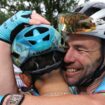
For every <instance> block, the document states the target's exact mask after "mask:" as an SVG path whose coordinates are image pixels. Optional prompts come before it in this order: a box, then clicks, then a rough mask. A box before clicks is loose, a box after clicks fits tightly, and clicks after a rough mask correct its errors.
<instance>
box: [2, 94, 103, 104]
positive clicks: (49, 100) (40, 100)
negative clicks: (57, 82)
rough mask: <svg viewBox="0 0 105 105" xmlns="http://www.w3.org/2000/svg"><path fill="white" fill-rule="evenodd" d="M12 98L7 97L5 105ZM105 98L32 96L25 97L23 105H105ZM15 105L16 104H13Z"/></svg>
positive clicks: (92, 96) (100, 96) (90, 96)
mask: <svg viewBox="0 0 105 105" xmlns="http://www.w3.org/2000/svg"><path fill="white" fill-rule="evenodd" d="M9 98H10V96H8V97H6V98H5V100H4V102H3V105H6V104H5V103H6V102H7V100H8V99H9ZM104 99H105V96H102V95H101V94H94V95H64V96H56V97H55V96H31V95H25V97H24V99H23V101H22V103H21V105H105V102H104ZM13 105H15V104H13Z"/></svg>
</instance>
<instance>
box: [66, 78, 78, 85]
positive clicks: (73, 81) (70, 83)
mask: <svg viewBox="0 0 105 105" xmlns="http://www.w3.org/2000/svg"><path fill="white" fill-rule="evenodd" d="M66 81H67V83H68V85H73V86H74V85H77V84H78V81H76V80H69V79H68V80H67V79H66Z"/></svg>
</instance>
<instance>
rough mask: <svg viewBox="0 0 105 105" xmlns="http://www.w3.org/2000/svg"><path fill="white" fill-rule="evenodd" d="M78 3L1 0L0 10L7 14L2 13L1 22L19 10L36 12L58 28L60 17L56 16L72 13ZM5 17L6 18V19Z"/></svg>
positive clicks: (49, 0) (59, 0)
mask: <svg viewBox="0 0 105 105" xmlns="http://www.w3.org/2000/svg"><path fill="white" fill-rule="evenodd" d="M78 1H79V0H0V8H4V9H5V11H6V12H7V13H3V12H0V17H1V21H0V22H3V21H4V20H5V19H6V18H8V17H10V16H11V15H12V14H14V13H16V12H17V11H19V10H36V11H37V12H38V13H40V14H42V15H43V16H45V17H46V18H47V19H48V20H49V21H50V22H51V23H52V24H53V25H54V26H55V27H56V26H57V16H58V15H55V14H59V13H62V12H63V13H65V12H71V11H72V10H73V8H74V7H75V6H76V5H77V3H78ZM42 3H43V4H44V6H45V11H44V10H43V9H41V7H40V6H41V4H42ZM0 10H1V9H0ZM2 13H3V14H2ZM5 15H6V16H5ZM3 17H5V19H4V18H3Z"/></svg>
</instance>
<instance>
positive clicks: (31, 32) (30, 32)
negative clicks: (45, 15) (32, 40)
mask: <svg viewBox="0 0 105 105" xmlns="http://www.w3.org/2000/svg"><path fill="white" fill-rule="evenodd" d="M24 36H25V37H29V36H33V30H30V31H29V32H27V33H26V34H25V35H24Z"/></svg>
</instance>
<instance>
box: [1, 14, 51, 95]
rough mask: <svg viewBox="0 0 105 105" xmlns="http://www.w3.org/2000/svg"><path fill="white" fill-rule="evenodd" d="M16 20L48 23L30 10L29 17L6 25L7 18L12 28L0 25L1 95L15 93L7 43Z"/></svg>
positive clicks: (15, 87) (9, 47)
mask: <svg viewBox="0 0 105 105" xmlns="http://www.w3.org/2000/svg"><path fill="white" fill-rule="evenodd" d="M34 15H36V16H34ZM18 16H20V15H17V18H18ZM33 17H34V18H33ZM35 17H36V18H35ZM19 18H20V17H19ZM20 20H21V22H20ZM40 20H41V21H40ZM18 21H19V24H22V23H24V21H26V23H27V22H29V24H40V23H45V24H50V23H49V22H48V21H47V20H46V19H44V18H43V17H42V16H40V15H39V14H37V13H35V12H32V15H31V18H27V19H26V18H25V19H24V17H23V18H22V19H19V20H16V21H14V23H13V22H11V21H10V22H9V25H8V20H7V21H6V24H7V26H11V25H12V28H11V27H9V30H8V31H7V29H5V27H4V28H3V26H5V24H3V25H2V26H1V27H0V39H1V40H0V88H1V89H0V94H1V95H3V94H6V93H16V92H17V86H16V81H15V77H14V72H13V63H12V60H11V45H10V44H9V42H10V40H9V39H10V36H9V35H10V33H11V31H13V30H14V28H16V26H18V24H17V22H18ZM13 24H14V27H13ZM27 24H28V23H27ZM6 35H7V36H6ZM4 36H5V37H4ZM6 42H8V43H6Z"/></svg>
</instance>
